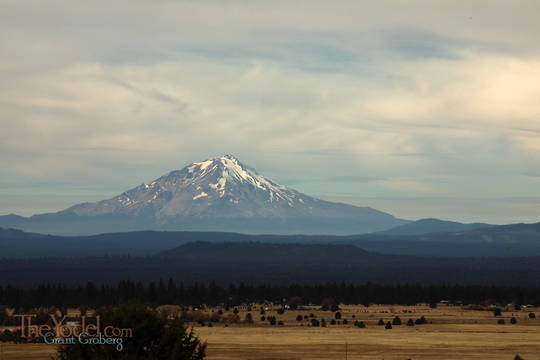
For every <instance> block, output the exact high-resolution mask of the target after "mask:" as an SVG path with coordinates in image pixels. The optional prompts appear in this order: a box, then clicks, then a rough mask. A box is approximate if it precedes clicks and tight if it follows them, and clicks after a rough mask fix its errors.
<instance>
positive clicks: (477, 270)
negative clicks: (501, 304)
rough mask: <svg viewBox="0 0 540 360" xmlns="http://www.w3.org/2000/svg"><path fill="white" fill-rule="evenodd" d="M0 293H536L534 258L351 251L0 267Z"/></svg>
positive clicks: (195, 252) (187, 250) (278, 248)
mask: <svg viewBox="0 0 540 360" xmlns="http://www.w3.org/2000/svg"><path fill="white" fill-rule="evenodd" d="M0 274H2V276H1V277H0V285H8V284H14V285H17V286H23V287H32V286H35V285H38V284H41V283H46V282H60V283H63V284H71V285H78V284H81V283H85V282H86V281H92V282H94V283H98V284H114V283H116V282H118V281H120V280H131V281H139V280H141V281H143V282H150V281H157V280H159V279H160V278H173V279H174V280H175V281H184V282H185V283H194V282H200V281H203V282H208V281H212V280H215V281H216V282H217V283H218V284H227V283H229V282H240V281H243V282H245V283H249V284H261V283H269V284H279V285H282V284H292V283H300V284H317V283H321V282H339V281H345V282H348V283H352V284H361V283H365V282H368V281H369V282H375V283H382V284H399V283H401V284H404V283H422V284H442V283H447V284H484V285H499V286H502V285H505V286H506V285H520V286H540V257H522V258H440V257H419V256H394V255H383V254H376V253H370V252H366V251H364V250H362V249H359V248H357V247H354V246H351V245H322V244H267V243H254V242H253V243H245V242H235V243H189V244H184V245H181V246H180V247H177V248H176V249H173V250H170V251H166V252H162V253H160V254H158V255H156V256H146V257H131V256H109V257H87V258H49V259H19V260H2V261H0Z"/></svg>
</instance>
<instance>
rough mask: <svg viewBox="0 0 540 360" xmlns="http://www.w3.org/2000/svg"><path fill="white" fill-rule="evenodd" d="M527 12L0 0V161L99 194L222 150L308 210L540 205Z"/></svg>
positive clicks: (529, 6) (537, 53)
mask: <svg viewBox="0 0 540 360" xmlns="http://www.w3.org/2000/svg"><path fill="white" fill-rule="evenodd" d="M104 9H107V11H105V10H104ZM537 10H538V3H537V2H534V1H521V2H520V3H519V5H516V4H514V3H512V4H510V3H508V2H504V1H500V2H491V1H490V2H484V1H475V2H471V3H469V4H467V5H466V6H457V5H455V3H454V2H451V1H443V2H433V1H413V2H407V4H405V3H399V2H395V1H381V2H377V3H361V2H356V1H342V2H338V3H337V4H335V3H332V4H331V3H329V2H327V1H306V2H304V1H300V2H287V1H272V2H266V1H263V2H249V1H233V2H227V3H221V2H215V1H197V2H192V1H184V2H168V1H155V2H152V3H143V2H138V1H134V2H133V1H126V2H124V1H120V2H114V3H106V4H105V3H104V2H100V1H98V2H89V3H85V4H74V3H72V2H67V1H61V0H58V1H53V2H49V3H48V4H46V5H45V4H34V6H33V7H32V8H29V7H28V6H25V5H24V4H22V3H20V2H16V1H8V2H4V3H2V5H0V24H2V25H0V30H2V32H1V33H2V36H1V37H0V46H1V47H2V49H3V50H4V51H3V56H2V57H0V71H1V72H2V82H0V106H1V108H2V115H1V117H0V124H1V126H2V131H1V132H0V161H1V162H2V166H3V168H4V170H5V171H6V173H9V174H10V175H9V176H8V180H9V179H15V178H16V177H17V176H23V177H29V178H33V177H35V178H40V179H42V178H43V179H47V180H50V181H52V182H55V181H59V180H58V179H63V180H65V181H68V182H83V183H84V182H86V183H92V182H99V183H103V184H109V185H110V186H109V188H110V189H111V191H112V190H114V189H119V188H121V186H125V181H126V178H127V179H132V182H133V185H136V184H139V183H140V182H142V181H149V180H152V179H153V178H154V177H157V176H159V175H160V174H162V173H164V172H166V171H169V170H171V169H175V168H179V167H182V166H183V165H185V164H186V163H188V162H190V161H193V160H200V159H203V158H206V157H209V156H214V155H216V154H222V153H234V154H236V155H237V156H239V157H240V159H242V160H243V161H244V162H246V163H247V164H248V165H251V166H253V167H255V168H256V169H257V170H259V171H260V172H261V173H264V174H267V175H269V176H270V177H273V178H275V179H276V180H280V179H283V180H284V181H287V182H288V183H289V184H295V185H298V188H299V189H301V190H304V191H308V192H310V193H311V194H312V195H315V196H317V195H320V194H323V195H328V194H330V195H332V193H334V194H335V195H336V196H337V195H342V194H344V193H346V194H349V195H351V196H352V195H355V194H356V195H359V196H360V195H361V196H367V195H371V196H384V195H389V196H390V195H391V196H402V195H404V194H406V195H414V194H418V195H422V196H424V195H425V194H426V193H428V194H430V196H438V195H440V196H457V195H460V196H473V195H478V193H479V192H480V193H484V194H485V195H486V196H492V195H493V194H497V192H499V193H504V194H507V195H512V194H513V195H516V196H520V195H523V193H525V192H527V193H530V194H535V195H540V194H538V188H537V187H535V183H533V182H531V181H533V180H531V179H530V177H527V176H526V175H525V174H529V173H536V172H538V173H540V155H539V154H540V141H539V134H540V120H539V119H540V103H539V102H538V99H539V98H540V87H539V85H538V84H540V50H539V48H538V46H537V45H538V37H537V35H538V33H540V24H539V23H538V21H537V19H536V16H535V14H537ZM509 13H512V14H513V16H508V14H509ZM516 19H519V21H516ZM510 29H511V30H510ZM494 178H498V179H501V180H500V181H494V180H493V179H494ZM306 179H311V180H310V181H307V180H306ZM313 179H319V180H317V181H313ZM527 179H529V180H527ZM337 183H339V184H340V185H336V184H337ZM485 183H489V186H482V184H485ZM507 184H510V186H512V188H511V189H509V186H508V185H507ZM46 186H47V185H44V188H45V187H46ZM122 190H123V189H122ZM509 192H511V193H512V194H509ZM0 196H1V195H0ZM96 196H97V195H96ZM0 199H1V197H0ZM97 199H98V198H96V200H97ZM0 203H2V201H0ZM12 206H13V201H11V202H10V209H7V208H6V209H3V208H1V207H0V212H11V211H16V210H17V209H13V208H12ZM40 208H43V205H42V204H41V205H40ZM25 211H26V210H25ZM471 216H474V214H472V213H471Z"/></svg>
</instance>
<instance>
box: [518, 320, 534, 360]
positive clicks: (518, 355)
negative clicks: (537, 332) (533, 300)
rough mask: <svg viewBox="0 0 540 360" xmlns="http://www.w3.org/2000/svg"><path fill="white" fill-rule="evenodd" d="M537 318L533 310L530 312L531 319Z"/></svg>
mask: <svg viewBox="0 0 540 360" xmlns="http://www.w3.org/2000/svg"><path fill="white" fill-rule="evenodd" d="M535 318H536V315H535V314H534V313H533V312H531V313H529V319H535ZM517 356H519V355H517Z"/></svg>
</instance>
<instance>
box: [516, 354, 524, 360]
mask: <svg viewBox="0 0 540 360" xmlns="http://www.w3.org/2000/svg"><path fill="white" fill-rule="evenodd" d="M514 360H525V359H523V358H522V357H521V356H519V354H518V355H516V356H515V357H514Z"/></svg>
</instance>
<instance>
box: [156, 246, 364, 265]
mask: <svg viewBox="0 0 540 360" xmlns="http://www.w3.org/2000/svg"><path fill="white" fill-rule="evenodd" d="M156 256H158V257H163V258H174V259H178V260H197V259H204V260H205V261H219V262H223V261H227V262H245V263H247V262H254V263H268V262H270V263H275V262H279V263H284V262H290V263H302V262H304V261H306V260H308V261H310V262H313V263H322V262H331V261H335V260H336V259H339V260H340V261H351V260H357V259H360V258H365V257H368V256H371V254H370V253H369V252H367V251H365V250H362V249H360V248H359V247H356V246H353V245H328V244H275V243H259V242H242V243H239V242H223V243H209V242H195V243H188V244H185V245H181V246H178V247H176V248H174V249H171V250H166V251H163V252H161V253H159V254H157V255H156Z"/></svg>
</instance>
